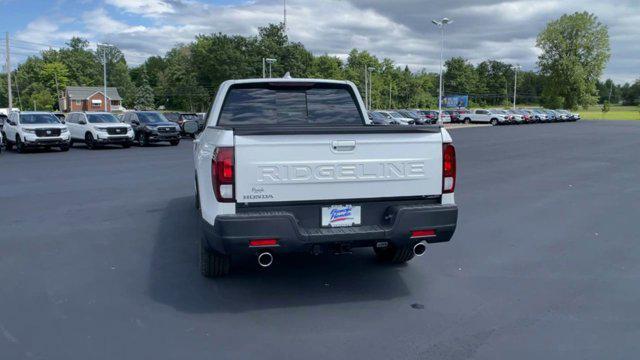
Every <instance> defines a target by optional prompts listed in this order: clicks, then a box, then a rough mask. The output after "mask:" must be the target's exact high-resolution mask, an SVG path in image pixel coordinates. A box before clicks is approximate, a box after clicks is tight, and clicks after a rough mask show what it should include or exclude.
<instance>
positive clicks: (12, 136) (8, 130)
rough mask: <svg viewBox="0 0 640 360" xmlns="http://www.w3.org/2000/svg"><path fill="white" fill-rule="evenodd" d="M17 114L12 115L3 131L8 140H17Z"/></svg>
mask: <svg viewBox="0 0 640 360" xmlns="http://www.w3.org/2000/svg"><path fill="white" fill-rule="evenodd" d="M17 117H18V116H17V113H15V112H14V113H11V114H10V115H9V119H8V121H5V123H4V127H3V131H4V135H5V136H6V138H7V139H8V140H11V141H15V140H16V131H17V126H18V120H17Z"/></svg>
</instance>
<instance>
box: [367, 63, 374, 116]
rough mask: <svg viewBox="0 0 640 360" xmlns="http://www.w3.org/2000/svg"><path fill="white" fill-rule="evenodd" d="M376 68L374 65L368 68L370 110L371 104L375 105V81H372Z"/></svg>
mask: <svg viewBox="0 0 640 360" xmlns="http://www.w3.org/2000/svg"><path fill="white" fill-rule="evenodd" d="M375 69H376V68H374V67H372V66H370V67H368V68H367V70H368V72H369V104H368V107H369V110H371V106H372V105H373V81H372V80H373V76H372V75H373V71H374V70H375Z"/></svg>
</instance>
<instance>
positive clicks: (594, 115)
mask: <svg viewBox="0 0 640 360" xmlns="http://www.w3.org/2000/svg"><path fill="white" fill-rule="evenodd" d="M578 113H579V114H580V117H582V118H583V119H585V120H640V107H638V106H621V105H612V106H611V110H610V111H609V112H608V113H606V114H605V113H603V112H602V106H600V105H597V106H591V107H589V110H582V109H580V110H578Z"/></svg>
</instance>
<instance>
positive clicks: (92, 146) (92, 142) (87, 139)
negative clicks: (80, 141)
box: [84, 133, 96, 150]
mask: <svg viewBox="0 0 640 360" xmlns="http://www.w3.org/2000/svg"><path fill="white" fill-rule="evenodd" d="M84 143H85V145H87V149H91V150H93V149H95V148H96V142H95V140H93V135H91V133H87V134H86V135H85V136H84Z"/></svg>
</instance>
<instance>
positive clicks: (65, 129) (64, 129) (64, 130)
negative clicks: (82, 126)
mask: <svg viewBox="0 0 640 360" xmlns="http://www.w3.org/2000/svg"><path fill="white" fill-rule="evenodd" d="M68 132H69V129H67V128H62V129H60V133H62V134H66V133H68Z"/></svg>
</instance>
